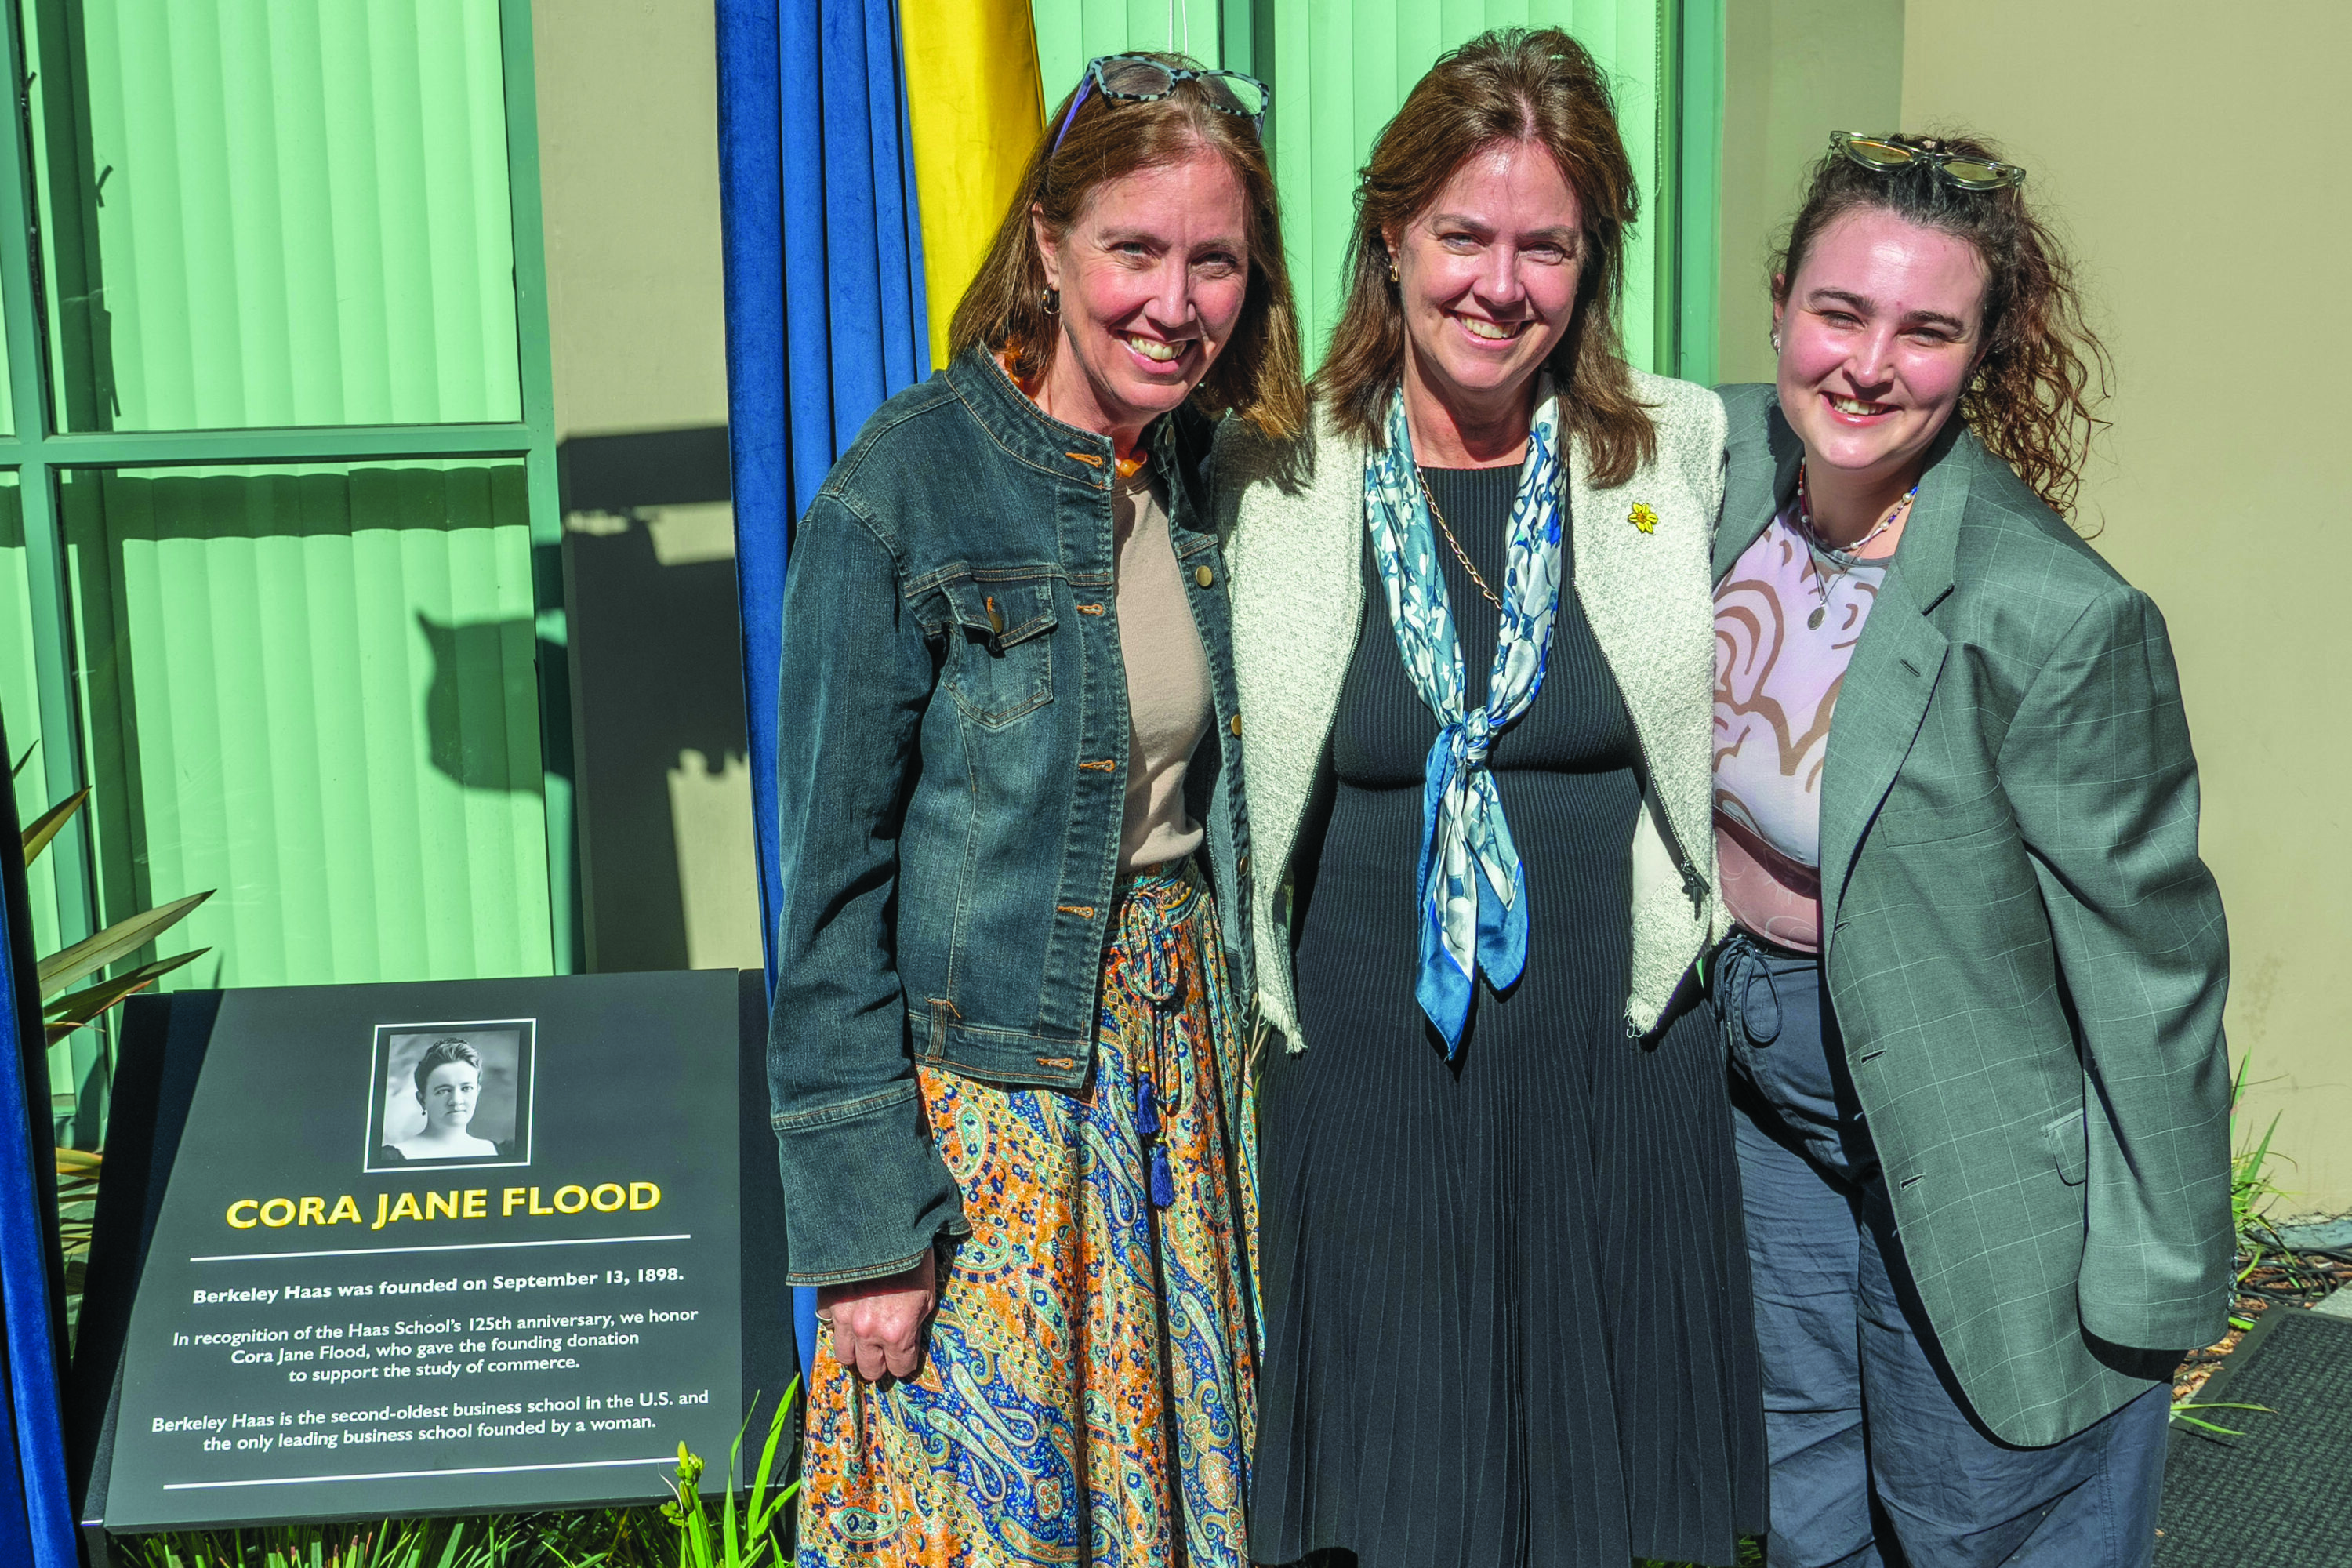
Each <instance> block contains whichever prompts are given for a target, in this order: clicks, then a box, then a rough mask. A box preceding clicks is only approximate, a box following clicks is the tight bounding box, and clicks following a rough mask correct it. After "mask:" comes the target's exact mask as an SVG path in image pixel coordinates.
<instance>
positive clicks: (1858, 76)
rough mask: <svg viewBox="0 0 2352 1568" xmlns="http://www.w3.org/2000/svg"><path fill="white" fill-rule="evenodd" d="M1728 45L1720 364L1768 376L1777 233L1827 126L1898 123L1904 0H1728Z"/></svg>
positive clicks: (1738, 372) (1734, 375) (1729, 376)
mask: <svg viewBox="0 0 2352 1568" xmlns="http://www.w3.org/2000/svg"><path fill="white" fill-rule="evenodd" d="M1725 54H1726V59H1725V67H1726V69H1725V73H1724V104H1723V279H1722V292H1721V294H1720V296H1719V299H1720V301H1721V303H1720V306H1719V311H1720V319H1721V322H1722V331H1721V337H1720V342H1719V350H1718V352H1719V353H1720V356H1721V357H1720V358H1719V359H1718V360H1717V375H1718V376H1719V377H1720V378H1721V379H1722V380H1724V381H1726V382H1738V381H1769V380H1771V379H1772V348H1771V344H1770V343H1769V342H1768V341H1767V339H1768V337H1769V334H1770V331H1771V327H1772V308H1771V300H1770V299H1769V296H1768V295H1767V294H1766V292H1765V279H1766V276H1767V273H1766V268H1767V265H1768V262H1769V258H1770V255H1771V251H1772V247H1773V244H1774V242H1775V241H1776V240H1777V239H1778V237H1780V233H1781V232H1782V231H1783V230H1785V229H1786V228H1787V226H1788V223H1789V219H1790V217H1791V216H1794V214H1795V212H1796V206H1797V197H1798V195H1799V194H1800V193H1801V192H1802V190H1803V189H1804V183H1805V172H1806V170H1808V169H1809V168H1811V166H1812V163H1813V160H1815V159H1816V158H1818V157H1820V156H1821V155H1822V148H1823V147H1825V146H1827V145H1828V143H1829V138H1830V132H1832V131H1890V130H1893V129H1894V128H1895V121H1896V119H1897V118H1898V111H1899V110H1900V100H1901V97H1902V91H1903V0H1730V3H1729V4H1728V5H1727V6H1726V7H1725Z"/></svg>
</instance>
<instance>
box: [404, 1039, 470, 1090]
mask: <svg viewBox="0 0 2352 1568" xmlns="http://www.w3.org/2000/svg"><path fill="white" fill-rule="evenodd" d="M451 1062H463V1063H465V1064H466V1065H467V1067H469V1068H473V1069H474V1071H475V1072H476V1074H479V1073H480V1072H481V1070H482V1053H481V1052H479V1051H478V1050H476V1049H475V1048H474V1047H472V1046H470V1045H468V1044H467V1043H466V1041H465V1040H463V1039H461V1038H459V1037H457V1036H456V1035H451V1036H449V1037H446V1038H445V1039H438V1040H436V1041H434V1042H433V1043H432V1044H431V1045H429V1046H427V1047H425V1054H424V1055H423V1056H421V1057H419V1058H416V1101H417V1103H418V1104H419V1105H422V1104H423V1103H425V1080H426V1079H429V1078H431V1077H432V1076H433V1071H434V1069H435V1068H446V1067H447V1066H448V1065H449V1064H450V1063H451Z"/></svg>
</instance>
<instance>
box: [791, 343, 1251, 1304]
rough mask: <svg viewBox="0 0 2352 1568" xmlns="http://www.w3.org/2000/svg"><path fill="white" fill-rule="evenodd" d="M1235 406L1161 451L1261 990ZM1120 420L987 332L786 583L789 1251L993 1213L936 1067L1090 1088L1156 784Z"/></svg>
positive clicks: (1235, 952) (845, 482)
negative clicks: (1141, 673)
mask: <svg viewBox="0 0 2352 1568" xmlns="http://www.w3.org/2000/svg"><path fill="white" fill-rule="evenodd" d="M1210 436H1211V428H1210V426H1209V423H1208V422H1207V421H1206V420H1205V419H1203V418H1202V417H1201V416H1199V415H1198V414H1196V413H1194V412H1193V411H1192V410H1190V409H1189V408H1186V409H1179V410H1177V411H1176V412H1175V413H1174V414H1172V415H1170V416H1163V417H1161V418H1160V419H1159V420H1156V421H1155V422H1154V423H1153V424H1152V426H1150V427H1149V428H1148V429H1147V431H1146V434H1145V445H1146V448H1147V450H1148V452H1149V454H1150V460H1151V462H1152V463H1153V465H1154V466H1155V468H1157V470H1158V473H1159V475H1160V479H1161V482H1162V484H1163V486H1164V488H1165V490H1166V493H1167V496H1168V500H1169V515H1170V524H1171V538H1172V541H1173V543H1174V546H1175V552H1176V559H1177V563H1178V566H1179V569H1180V571H1181V574H1182V581H1183V584H1184V586H1185V590H1186V595H1187V597H1188V599H1189V601H1190V603H1191V604H1192V616H1193V620H1194V623H1195V624H1196V625H1197V626H1199V628H1200V633H1201V642H1202V647H1203V648H1204V650H1205V651H1206V653H1207V656H1208V664H1209V671H1210V678H1211V681H1210V684H1211V688H1212V691H1213V700H1214V702H1215V709H1216V717H1215V723H1214V725H1213V728H1212V730H1211V731H1210V734H1209V736H1208V738H1207V739H1205V740H1204V741H1203V742H1202V745H1201V749H1200V750H1199V752H1196V753H1195V754H1194V756H1193V758H1192V769H1191V772H1190V774H1189V777H1188V792H1187V793H1188V795H1189V797H1190V799H1189V805H1190V807H1191V810H1192V816H1193V820H1195V821H1197V822H1199V823H1201V824H1202V826H1203V827H1204V829H1205V830H1206V835H1207V848H1208V852H1209V853H1208V857H1207V858H1208V861H1209V867H1210V874H1211V880H1212V883H1213V888H1214V891H1215V896H1216V907H1217V911H1218V915H1219V917H1220V924H1221V927H1222V930H1223V942H1224V946H1225V956H1226V963H1227V964H1228V966H1229V970H1230V973H1231V974H1232V976H1233V981H1234V993H1235V994H1236V995H1237V996H1238V997H1241V998H1243V999H1244V1001H1246V999H1247V998H1248V997H1249V996H1250V994H1251V986H1250V979H1249V976H1250V970H1249V963H1250V943H1249V933H1248V925H1247V921H1248V913H1247V911H1248V910H1249V898H1250V894H1249V888H1248V883H1247V877H1248V872H1249V857H1248V854H1247V850H1248V836H1247V826H1246V819H1245V818H1244V815H1243V806H1242V782H1241V768H1240V757H1241V745H1240V736H1241V731H1242V721H1241V716H1240V714H1239V711H1238V710H1237V707H1236V704H1235V700H1234V669H1233V657H1232V651H1231V643H1230V638H1229V636H1228V620H1227V611H1226V600H1225V570H1224V562H1223V556H1222V555H1221V553H1220V552H1219V550H1218V545H1217V541H1216V540H1215V538H1214V537H1213V535H1212V534H1211V533H1209V532H1208V531H1206V529H1205V523H1206V519H1207V515H1208V494H1207V488H1206V485H1207V481H1206V476H1205V474H1204V472H1203V469H1204V468H1205V465H1206V461H1207V457H1208V453H1209V449H1210ZM1112 457H1113V454H1112V449H1111V443H1110V441H1109V440H1108V438H1107V437H1102V436H1097V435H1093V434H1090V433H1088V432H1087V431H1083V430H1079V429H1076V428H1075V427H1073V426H1067V425H1064V424H1061V423H1059V422H1058V421H1056V420H1054V419H1052V418H1049V417H1048V416H1046V415H1045V413H1044V412H1043V411H1042V410H1040V409H1039V408H1038V407H1037V406H1036V405H1034V403H1032V402H1031V401H1030V400H1029V399H1028V398H1027V397H1026V396H1024V395H1023V394H1022V393H1021V391H1020V389H1019V388H1017V387H1015V386H1014V385H1013V383H1012V382H1011V380H1010V379H1009V378H1008V377H1007V376H1006V375H1005V374H1004V372H1003V370H1002V369H1001V368H1000V367H999V366H998V365H997V363H996V362H995V361H994V360H993V359H992V358H991V357H990V356H988V355H987V354H986V353H981V352H978V351H971V352H968V353H964V354H962V355H960V356H958V357H957V359H956V360H955V361H954V362H953V363H950V365H948V366H947V368H946V369H944V370H943V371H941V372H940V373H939V374H935V375H933V376H932V377H931V378H930V379H929V381H927V382H925V383H923V384H921V385H919V386H914V387H910V388H908V390H907V391H905V392H903V393H900V394H899V395H898V396H896V397H894V398H892V399H891V400H890V401H889V402H888V403H887V404H885V405H883V406H882V407H881V408H880V409H879V410H878V411H877V412H876V414H875V415H874V416H873V418H871V419H869V420H868V421H866V428H865V429H864V430H863V431H862V432H860V433H859V436H858V437H857V442H856V445H855V446H853V447H851V448H850V449H849V450H848V451H847V452H846V453H845V454H844V455H843V456H842V458H841V460H840V461H839V462H837V463H836V464H835V465H834V468H833V471H832V473H831V474H829V475H828V476H827V477H826V479H825V481H824V488H823V489H820V490H819V491H818V492H817V496H816V499H815V500H814V501H813V502H811V503H810V506H809V510H808V511H807V514H806V515H805V516H803V518H802V519H801V522H800V528H799V531H798V532H797V534H796V535H795V537H794V540H793V551H792V559H791V566H790V568H789V570H788V572H787V574H786V576H785V582H784V612H783V615H784V644H783V671H782V700H781V709H782V711H781V714H780V721H779V723H778V726H777V731H778V733H777V746H776V753H777V755H776V773H777V790H776V794H777V815H778V817H779V826H780V839H781V846H782V869H783V875H782V906H781V908H780V909H779V910H777V912H776V948H775V953H776V973H777V980H776V994H775V1002H774V1006H773V1009H772V1023H771V1025H770V1028H769V1035H768V1085H769V1092H770V1099H771V1102H772V1113H773V1124H774V1127H775V1130H776V1137H777V1145H778V1150H779V1160H780V1163H781V1164H782V1173H783V1188H784V1208H785V1223H786V1229H787V1235H788V1240H789V1246H790V1251H791V1256H790V1276H791V1279H792V1280H793V1283H794V1284H800V1285H816V1284H832V1283H842V1282H845V1281H850V1280H856V1279H874V1278H878V1277H880V1276H882V1275H886V1274H890V1273H895V1272H897V1271H898V1270H899V1269H902V1268H907V1267H908V1266H909V1265H911V1264H912V1263H914V1262H915V1260H916V1259H917V1258H919V1257H920V1256H921V1254H922V1250H923V1248H924V1247H926V1246H928V1245H929V1244H930V1243H931V1242H932V1241H933V1240H934V1239H935V1238H936V1237H939V1236H940V1234H941V1233H942V1232H947V1233H954V1234H960V1233H961V1232H962V1231H963V1230H964V1228H965V1226H964V1223H963V1219H962V1215H961V1205H960V1201H959V1196H958V1192H957V1187H956V1183H955V1180H954V1178H953V1177H952V1176H951V1175H950V1173H949V1172H948V1169H947V1165H946V1163H945V1162H944V1161H943V1160H942V1159H941V1157H940V1152H939V1151H938V1148H937V1147H936V1146H935V1144H934V1143H933V1142H932V1139H931V1135H930V1133H929V1131H928V1129H927V1127H926V1124H925V1120H924V1116H923V1112H922V1110H921V1106H920V1100H919V1092H918V1087H917V1082H916V1076H915V1069H916V1066H917V1064H918V1063H923V1064H926V1065H929V1066H933V1067H938V1068H950V1069H952V1070H954V1071H956V1072H960V1073H963V1074H966V1075H968V1076H970V1077H971V1078H974V1079H982V1080H984V1081H986V1082H988V1083H991V1084H994V1085H999V1086H1003V1087H1043V1088H1048V1089H1066V1090H1074V1089H1078V1088H1080V1087H1081V1086H1082V1085H1083V1084H1084V1083H1085V1082H1086V1080H1087V1072H1088V1069H1089V1068H1090V1067H1091V1065H1092V1062H1093V1058H1094V1042H1095V1029H1096V1017H1097V999H1096V986H1097V977H1098V974H1099V972H1100V968H1101V962H1102V955H1103V951H1104V948H1105V945H1106V943H1107V942H1108V936H1109V930H1108V927H1109V922H1110V919H1111V916H1112V909H1111V905H1112V900H1113V885H1114V883H1115V881H1116V880H1117V878H1118V853H1119V829H1120V825H1121V821H1122V817H1123V814H1124V808H1125V802H1126V798H1127V780H1128V772H1127V771H1128V741H1129V734H1130V729H1129V718H1128V701H1127V675H1126V667H1125V665H1124V663H1123V662H1122V660H1121V658H1120V654H1119V642H1118V604H1117V595H1116V592H1115V585H1114V580H1113V574H1112V569H1113V563H1114V560H1115V554H1114V550H1115V546H1114V541H1113V537H1112V521H1111V487H1112V485H1113V483H1114V482H1115V473H1116V470H1115V467H1114V464H1113V461H1112Z"/></svg>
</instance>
